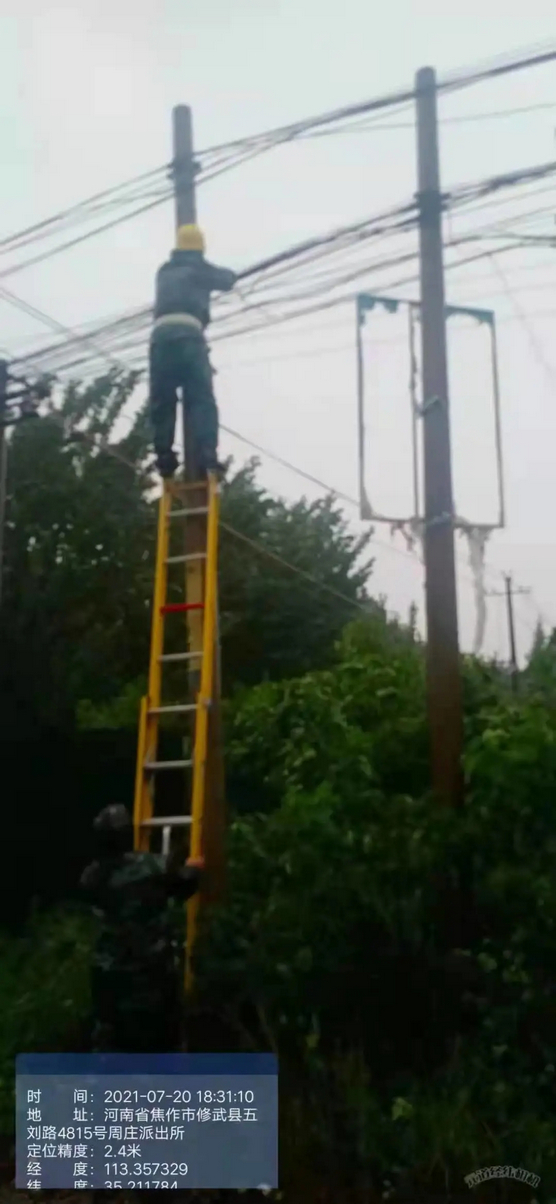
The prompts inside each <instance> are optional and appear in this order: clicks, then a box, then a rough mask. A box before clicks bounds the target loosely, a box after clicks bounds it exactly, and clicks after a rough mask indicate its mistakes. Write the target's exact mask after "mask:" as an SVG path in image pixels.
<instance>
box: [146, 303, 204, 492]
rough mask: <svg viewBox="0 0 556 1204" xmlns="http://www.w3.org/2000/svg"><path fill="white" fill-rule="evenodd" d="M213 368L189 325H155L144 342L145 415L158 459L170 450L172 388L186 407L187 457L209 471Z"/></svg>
mask: <svg viewBox="0 0 556 1204" xmlns="http://www.w3.org/2000/svg"><path fill="white" fill-rule="evenodd" d="M212 379H213V370H212V367H211V363H210V359H209V353H208V347H207V344H206V341H205V338H204V335H203V334H202V333H201V331H198V330H195V328H194V327H187V326H183V327H181V326H172V325H171V324H168V326H167V327H158V328H156V329H155V330H154V331H153V334H152V336H151V344H150V411H151V423H152V428H153V434H154V448H155V452H156V454H157V456H158V457H160V456H162V457H165V456H167V455H168V453H170V452H171V451H172V449H173V443H174V435H175V429H176V410H177V402H178V390H181V393H182V401H183V404H184V405H185V406H186V411H187V417H188V431H189V432H190V434H191V439H192V442H193V447H192V448H191V453H192V457H193V459H194V461H195V462H197V463H198V464H199V467H200V468H201V469H206V468H213V467H214V466H215V463H216V451H217V445H218V410H217V406H216V400H215V397H214V391H213V387H212Z"/></svg>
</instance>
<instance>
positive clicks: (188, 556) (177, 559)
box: [166, 552, 207, 564]
mask: <svg viewBox="0 0 556 1204" xmlns="http://www.w3.org/2000/svg"><path fill="white" fill-rule="evenodd" d="M206 557H207V554H206V552H186V553H185V555H184V556H169V557H168V559H167V561H166V564H185V563H186V561H188V560H206Z"/></svg>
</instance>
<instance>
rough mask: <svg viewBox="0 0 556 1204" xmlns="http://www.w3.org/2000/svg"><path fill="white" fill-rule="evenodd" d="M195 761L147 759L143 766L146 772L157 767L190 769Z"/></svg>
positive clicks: (152, 770)
mask: <svg viewBox="0 0 556 1204" xmlns="http://www.w3.org/2000/svg"><path fill="white" fill-rule="evenodd" d="M192 765H193V761H147V762H146V764H145V765H144V766H143V768H144V770H145V772H146V773H151V772H154V771H155V770H157V769H190V768H191V766H192Z"/></svg>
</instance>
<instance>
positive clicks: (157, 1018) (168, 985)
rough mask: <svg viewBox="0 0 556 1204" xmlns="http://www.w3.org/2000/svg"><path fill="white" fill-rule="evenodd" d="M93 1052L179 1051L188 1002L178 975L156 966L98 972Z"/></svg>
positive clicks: (95, 972) (95, 976) (95, 973)
mask: <svg viewBox="0 0 556 1204" xmlns="http://www.w3.org/2000/svg"><path fill="white" fill-rule="evenodd" d="M91 1002H92V1012H93V1015H92V1048H93V1051H94V1052H97V1053H111V1052H114V1053H174V1052H176V1051H178V1050H179V1049H180V1048H181V1043H182V1040H183V1024H184V1004H183V1000H182V998H181V992H180V989H179V982H178V979H177V974H175V973H173V972H172V968H170V967H169V966H168V967H163V968H161V967H159V966H153V977H152V978H149V977H148V976H147V974H146V973H145V972H143V973H142V974H138V973H137V972H136V973H133V972H132V971H130V970H127V971H121V970H118V969H112V970H110V971H102V970H99V969H97V968H95V969H94V970H93V980H92V1000H91Z"/></svg>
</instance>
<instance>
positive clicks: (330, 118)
mask: <svg viewBox="0 0 556 1204" xmlns="http://www.w3.org/2000/svg"><path fill="white" fill-rule="evenodd" d="M552 45H553V44H551V46H552ZM555 59H556V49H553V48H551V49H550V50H538V51H536V52H533V53H528V54H526V55H520V56H519V57H515V56H514V57H510V58H509V59H506V60H503V61H502V62H500V61H496V62H494V63H493V64H490V65H488V66H485V67H483V68H475V69H472V70H470V71H466V72H452V73H451V74H450V75H448V76H446V77H445V78H444V79H443V80H441V81H439V83H438V84H437V88H438V91H439V92H443V91H446V92H448V91H449V92H453V91H456V90H458V89H460V88H464V87H468V86H470V85H471V84H476V83H480V82H482V81H485V80H488V79H495V78H498V77H500V76H502V75H507V74H509V73H511V72H514V71H521V70H524V69H525V68H528V67H534V66H540V65H542V64H546V63H550V62H553V61H554V60H555ZM415 98H416V93H415V90H414V89H413V88H405V89H402V90H400V91H398V92H390V93H387V94H386V95H384V96H379V97H374V98H373V99H371V100H366V101H362V102H360V103H359V104H352V105H344V106H343V107H342V108H340V109H333V110H331V111H329V112H324V113H319V114H317V115H316V116H314V117H308V118H305V119H304V120H302V121H297V122H291V123H290V124H289V125H283V126H277V127H275V128H273V129H269V130H265V131H263V132H262V133H259V134H254V135H251V136H250V137H247V138H237V139H234V140H233V141H232V142H228V143H223V144H221V145H220V146H216V147H212V148H209V149H208V150H207V151H204V152H202V151H201V152H199V154H201V155H202V154H203V153H204V154H208V153H209V152H211V153H214V152H215V151H221V150H226V149H230V148H232V147H247V146H249V145H253V144H254V143H256V142H259V141H261V140H264V141H265V142H268V143H269V144H270V146H276V145H279V144H280V143H282V142H288V141H292V140H293V139H295V138H297V137H299V136H300V135H302V134H305V133H307V131H309V130H313V129H317V128H318V127H323V126H326V125H333V124H334V123H336V122H338V121H347V120H349V119H350V118H352V117H359V116H363V115H364V114H367V113H373V112H375V113H376V112H380V111H381V110H383V109H390V108H396V107H398V106H400V105H407V104H408V103H409V102H411V101H414V100H415Z"/></svg>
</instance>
